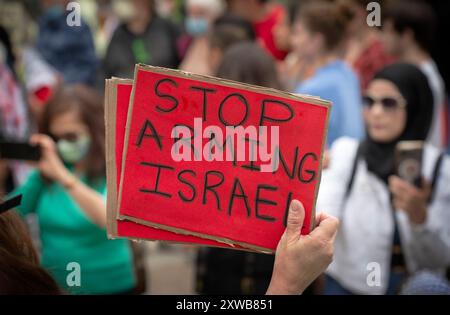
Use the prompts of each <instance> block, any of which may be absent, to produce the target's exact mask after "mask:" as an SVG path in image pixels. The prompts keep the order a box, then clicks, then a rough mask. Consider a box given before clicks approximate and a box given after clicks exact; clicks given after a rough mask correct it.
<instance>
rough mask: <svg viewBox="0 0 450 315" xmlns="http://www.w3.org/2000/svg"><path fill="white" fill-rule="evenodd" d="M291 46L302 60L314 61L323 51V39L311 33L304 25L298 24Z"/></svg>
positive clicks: (295, 25)
mask: <svg viewBox="0 0 450 315" xmlns="http://www.w3.org/2000/svg"><path fill="white" fill-rule="evenodd" d="M291 45H292V48H293V50H294V51H295V53H296V54H297V56H299V57H300V58H301V59H303V60H313V59H314V58H316V57H317V56H318V54H320V53H321V51H322V37H321V35H320V34H314V33H312V32H311V31H309V30H308V29H307V28H306V26H305V25H304V23H302V22H296V23H295V24H294V27H293V29H292V35H291Z"/></svg>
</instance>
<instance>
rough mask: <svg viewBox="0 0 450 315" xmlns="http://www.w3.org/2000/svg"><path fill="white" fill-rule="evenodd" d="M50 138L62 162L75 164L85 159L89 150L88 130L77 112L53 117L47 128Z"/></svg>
mask: <svg viewBox="0 0 450 315" xmlns="http://www.w3.org/2000/svg"><path fill="white" fill-rule="evenodd" d="M49 127H50V128H49V130H50V134H51V137H53V139H54V140H55V142H56V148H57V151H58V153H59V155H60V156H61V158H62V159H63V161H64V162H66V163H70V164H77V163H79V162H81V161H83V159H84V158H85V157H86V155H87V153H88V152H89V148H90V141H91V140H90V136H89V128H88V126H87V125H86V124H84V123H83V122H82V121H81V119H80V116H79V114H78V112H77V111H69V112H66V113H62V114H59V115H57V116H55V117H54V118H53V119H52V120H51V121H50V126H49Z"/></svg>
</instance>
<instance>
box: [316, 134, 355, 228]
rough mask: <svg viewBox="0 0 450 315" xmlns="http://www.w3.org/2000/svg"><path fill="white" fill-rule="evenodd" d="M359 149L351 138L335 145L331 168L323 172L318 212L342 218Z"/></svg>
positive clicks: (336, 142) (331, 155) (340, 140)
mask: <svg viewBox="0 0 450 315" xmlns="http://www.w3.org/2000/svg"><path fill="white" fill-rule="evenodd" d="M357 148H358V142H357V141H356V140H354V139H350V138H341V139H338V140H336V141H335V142H334V143H333V146H332V147H331V150H330V164H329V167H328V168H327V169H325V170H324V171H323V172H322V179H321V182H320V187H319V195H318V198H317V207H316V208H317V212H322V211H323V212H326V213H327V214H330V215H332V216H335V217H337V218H339V219H340V218H341V216H342V207H343V203H344V201H345V200H344V197H345V193H346V189H347V185H348V181H349V180H350V175H351V170H352V166H353V162H354V158H355V155H356V150H357Z"/></svg>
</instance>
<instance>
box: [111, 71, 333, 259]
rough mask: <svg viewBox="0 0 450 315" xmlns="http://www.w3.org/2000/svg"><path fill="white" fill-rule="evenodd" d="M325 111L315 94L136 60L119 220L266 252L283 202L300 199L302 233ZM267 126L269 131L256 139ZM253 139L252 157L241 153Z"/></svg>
mask: <svg viewBox="0 0 450 315" xmlns="http://www.w3.org/2000/svg"><path fill="white" fill-rule="evenodd" d="M328 112H329V103H328V102H325V101H322V100H319V99H317V98H311V97H305V96H297V95H293V94H289V93H285V92H280V91H275V90H271V89H264V88H260V87H254V86H250V85H244V84H239V83H236V82H231V81H224V80H220V79H215V78H210V77H204V76H197V75H191V74H184V73H182V72H179V71H175V70H168V69H161V68H154V67H149V66H137V68H136V73H135V80H134V86H133V92H132V97H131V101H130V109H129V112H128V115H127V130H126V136H125V143H124V160H123V165H122V170H121V171H122V180H121V184H120V191H119V209H120V210H119V213H118V216H117V219H119V220H125V219H126V220H130V221H134V222H136V223H140V224H143V225H148V226H151V227H157V228H160V229H164V230H167V231H171V232H177V233H182V234H187V235H194V236H198V237H201V238H206V239H211V240H218V241H223V242H228V243H232V244H237V245H240V246H243V247H245V248H250V249H253V250H262V251H273V250H274V249H275V248H276V245H277V243H278V240H279V238H280V236H281V234H282V233H283V231H284V228H285V220H286V215H287V209H288V206H289V203H290V201H291V200H292V199H299V200H301V201H302V202H303V204H304V206H305V210H306V217H305V223H304V226H303V228H302V233H303V234H306V233H309V231H310V230H311V228H312V226H313V224H314V222H313V215H314V207H315V199H316V194H317V189H318V185H319V182H320V164H321V160H322V150H323V146H324V143H325V137H326V126H327V119H328ZM179 127H182V130H183V132H182V134H183V135H182V136H181V135H180V134H179V132H178V131H179V130H178V129H177V128H179ZM235 127H241V129H240V131H242V130H244V131H246V130H247V131H248V132H243V133H241V134H239V133H238V132H236V129H238V128H235ZM252 127H253V128H257V129H256V130H257V132H256V133H251V132H250V131H251V130H254V129H251V128H252ZM260 127H264V128H266V129H264V130H262V129H263V128H261V129H260ZM177 130H178V131H177ZM230 130H231V131H233V130H234V131H235V133H234V134H233V133H231V134H232V135H233V136H235V137H234V138H235V139H236V142H233V141H232V139H233V136H232V137H228V133H227V132H228V131H230ZM273 130H277V132H278V135H279V137H278V139H276V137H272V135H273V134H276V132H275V131H273ZM189 131H192V133H191V134H190V135H188V136H186V133H188V132H189ZM264 131H266V132H267V133H269V134H270V135H267V134H266V136H265V137H262V138H261V137H260V136H261V134H264ZM239 139H240V140H242V142H243V143H244V144H245V143H247V144H248V146H244V147H242V146H240V143H239ZM274 139H276V140H277V141H275V140H274ZM219 140H220V141H219ZM274 142H276V143H275V144H276V145H275V146H273V143H274ZM263 147H264V148H265V150H266V151H267V152H269V151H270V152H271V154H272V155H269V157H271V159H269V160H270V163H269V164H270V167H269V170H272V168H275V169H276V170H274V171H273V172H272V171H267V169H268V168H267V166H268V164H267V163H266V161H267V155H264V154H262V153H261V152H263V153H264V149H262V148H263ZM180 148H181V149H180ZM252 148H253V149H255V148H256V149H255V150H257V151H258V153H257V154H256V155H257V156H256V159H255V160H251V159H245V157H249V156H250V151H252V150H253V149H252ZM269 148H270V150H269ZM252 152H253V151H252ZM267 152H266V153H267ZM174 153H177V154H174ZM225 153H226V154H225ZM228 153H229V155H227V154H228ZM241 153H242V155H243V156H244V160H240V159H239V156H240V154H241ZM220 154H222V156H226V159H225V161H223V160H220V159H219V158H218V156H220ZM258 154H259V155H258ZM180 157H181V158H180ZM187 157H188V158H189V157H190V160H189V159H187ZM229 157H232V158H233V159H234V160H229V159H228V158H229ZM277 165H278V168H276V166H277ZM263 169H264V170H265V171H264V172H263V171H262V170H263ZM136 205H139V206H138V207H137V206H136Z"/></svg>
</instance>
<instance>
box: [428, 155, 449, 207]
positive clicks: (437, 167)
mask: <svg viewBox="0 0 450 315" xmlns="http://www.w3.org/2000/svg"><path fill="white" fill-rule="evenodd" d="M444 157H445V153H444V152H442V153H441V154H440V155H439V157H438V158H437V160H436V163H435V164H434V170H433V178H432V180H431V194H430V198H429V199H428V203H432V202H433V199H434V196H435V194H436V193H435V192H436V185H437V182H438V180H439V175H440V174H441V173H440V169H441V165H442V162H443V161H444Z"/></svg>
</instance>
